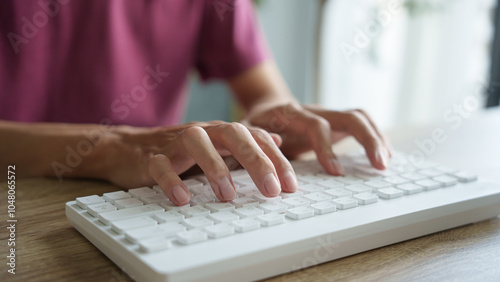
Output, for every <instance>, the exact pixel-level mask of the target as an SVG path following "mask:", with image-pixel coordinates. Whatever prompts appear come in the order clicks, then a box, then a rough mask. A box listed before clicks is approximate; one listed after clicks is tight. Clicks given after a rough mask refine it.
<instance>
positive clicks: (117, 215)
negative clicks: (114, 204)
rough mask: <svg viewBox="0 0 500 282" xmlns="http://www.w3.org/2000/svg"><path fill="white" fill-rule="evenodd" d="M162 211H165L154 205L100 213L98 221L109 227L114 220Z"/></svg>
mask: <svg viewBox="0 0 500 282" xmlns="http://www.w3.org/2000/svg"><path fill="white" fill-rule="evenodd" d="M162 211H165V209H164V208H162V207H160V206H158V205H156V204H149V205H144V206H138V207H133V208H128V209H122V210H117V211H111V212H104V213H101V214H100V215H99V221H100V222H102V223H104V224H106V225H110V224H111V222H112V221H114V220H119V219H127V218H132V217H136V216H142V215H150V214H154V213H157V212H162Z"/></svg>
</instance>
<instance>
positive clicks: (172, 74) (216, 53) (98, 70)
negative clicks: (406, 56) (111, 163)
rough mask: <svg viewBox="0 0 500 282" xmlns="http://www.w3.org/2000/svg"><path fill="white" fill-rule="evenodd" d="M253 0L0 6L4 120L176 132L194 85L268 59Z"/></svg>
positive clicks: (0, 110) (9, 1) (43, 0)
mask: <svg viewBox="0 0 500 282" xmlns="http://www.w3.org/2000/svg"><path fill="white" fill-rule="evenodd" d="M253 13H254V12H253V7H252V3H251V2H250V1H249V0H235V1H230V0H141V1H139V0H133V1H131V0H72V1H70V0H57V1H54V0H32V1H25V0H23V1H14V0H2V1H0V29H1V34H2V39H1V40H0V119H6V120H13V121H25V122H39V121H44V122H69V123H101V122H105V123H109V122H110V121H111V123H112V124H130V125H136V126H155V125H172V124H177V123H179V122H180V121H181V120H182V116H183V114H184V110H185V102H186V95H184V94H185V93H186V91H187V89H186V78H187V76H188V74H189V72H190V71H191V70H192V69H193V68H195V69H197V70H198V72H199V73H200V75H201V77H202V78H203V79H209V78H228V77H231V76H234V75H237V74H239V73H241V72H242V71H244V70H246V69H248V68H250V67H252V66H254V65H256V64H257V63H259V62H261V61H263V60H264V59H266V58H267V56H268V52H267V48H266V46H265V44H264V42H263V39H262V37H261V35H260V33H259V29H258V27H257V24H256V20H255V17H254V14H253Z"/></svg>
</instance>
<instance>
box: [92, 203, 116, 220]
mask: <svg viewBox="0 0 500 282" xmlns="http://www.w3.org/2000/svg"><path fill="white" fill-rule="evenodd" d="M116 210H117V208H116V207H115V206H113V205H112V204H111V203H108V202H104V203H99V204H93V205H87V212H88V213H89V214H90V215H92V216H93V217H99V214H100V213H105V212H110V211H116Z"/></svg>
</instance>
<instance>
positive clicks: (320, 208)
mask: <svg viewBox="0 0 500 282" xmlns="http://www.w3.org/2000/svg"><path fill="white" fill-rule="evenodd" d="M311 208H312V209H313V210H314V213H315V214H318V215H321V214H327V213H332V212H334V211H336V210H337V206H336V205H335V204H333V203H332V202H319V203H316V204H312V205H311Z"/></svg>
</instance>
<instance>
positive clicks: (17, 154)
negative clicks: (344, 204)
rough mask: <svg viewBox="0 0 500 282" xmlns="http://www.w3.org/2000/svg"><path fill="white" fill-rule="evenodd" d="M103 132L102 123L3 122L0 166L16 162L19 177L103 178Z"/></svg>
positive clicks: (0, 123) (0, 128)
mask: <svg viewBox="0 0 500 282" xmlns="http://www.w3.org/2000/svg"><path fill="white" fill-rule="evenodd" d="M104 133H105V130H104V127H103V126H100V125H90V124H83V125H76V124H59V123H57V124H56V123H20V122H10V121H0V136H2V138H1V139H0V155H1V156H2V158H1V159H0V165H2V167H6V166H7V165H10V164H15V165H16V166H17V172H18V174H19V176H20V177H30V176H56V177H95V178H102V175H101V174H100V173H101V170H100V169H99V167H100V166H101V165H104V164H103V162H102V154H101V152H100V151H101V144H102V143H103V142H104V138H102V137H103V136H104ZM3 180H5V176H4V175H2V178H0V181H3Z"/></svg>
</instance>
